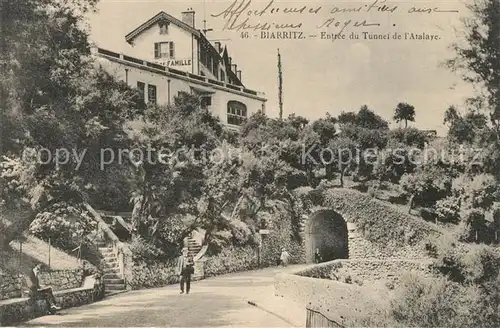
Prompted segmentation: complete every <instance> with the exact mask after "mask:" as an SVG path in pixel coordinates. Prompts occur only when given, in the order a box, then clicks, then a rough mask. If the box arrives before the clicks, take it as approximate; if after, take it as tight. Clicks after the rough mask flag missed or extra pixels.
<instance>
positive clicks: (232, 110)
mask: <svg viewBox="0 0 500 328" xmlns="http://www.w3.org/2000/svg"><path fill="white" fill-rule="evenodd" d="M246 119H247V106H246V105H245V104H243V103H241V102H239V101H234V100H231V101H230V102H228V103H227V123H228V124H231V125H242V124H243V123H244V122H245V121H246Z"/></svg>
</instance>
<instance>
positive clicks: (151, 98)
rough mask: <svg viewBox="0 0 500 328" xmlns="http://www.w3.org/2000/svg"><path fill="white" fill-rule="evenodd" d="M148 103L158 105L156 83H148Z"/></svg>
mask: <svg viewBox="0 0 500 328" xmlns="http://www.w3.org/2000/svg"><path fill="white" fill-rule="evenodd" d="M148 103H149V104H151V105H156V85H152V84H149V85H148Z"/></svg>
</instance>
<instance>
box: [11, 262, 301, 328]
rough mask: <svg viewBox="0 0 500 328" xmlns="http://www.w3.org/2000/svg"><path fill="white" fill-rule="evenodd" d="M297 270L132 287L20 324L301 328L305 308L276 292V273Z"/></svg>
mask: <svg viewBox="0 0 500 328" xmlns="http://www.w3.org/2000/svg"><path fill="white" fill-rule="evenodd" d="M296 268H297V266H292V267H288V268H285V269H278V268H268V269H263V270H257V271H247V272H241V273H235V274H229V275H225V276H220V277H214V278H209V279H206V280H201V281H197V282H192V284H191V293H190V294H189V295H180V294H179V286H178V285H172V286H167V287H164V288H156V289H148V290H140V291H131V292H128V293H124V294H120V295H116V296H113V297H110V298H107V299H105V300H103V301H100V302H97V303H93V304H90V305H86V306H82V307H78V308H71V309H67V310H63V311H61V312H60V313H59V314H58V315H52V316H45V317H40V318H37V319H34V320H31V321H28V322H24V323H22V324H21V325H19V326H22V327H35V326H44V327H47V326H64V327H96V326H99V327H292V326H297V325H299V326H302V327H304V323H305V309H302V308H301V307H300V306H298V305H297V304H295V303H292V302H287V301H285V300H283V299H281V298H277V297H275V296H274V275H275V274H276V273H278V272H283V271H291V270H292V269H296ZM249 302H250V303H251V304H256V305H257V306H252V305H251V304H249ZM263 308H264V309H263ZM271 313H275V314H278V315H274V314H271ZM301 318H302V319H301ZM285 320H286V321H285Z"/></svg>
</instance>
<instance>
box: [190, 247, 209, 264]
mask: <svg viewBox="0 0 500 328" xmlns="http://www.w3.org/2000/svg"><path fill="white" fill-rule="evenodd" d="M207 250H208V245H203V246H202V247H201V249H200V251H199V252H198V254H196V256H195V257H194V258H193V261H194V262H196V261H199V260H200V259H201V258H202V257H203V256H204V255H205V253H206V252H207Z"/></svg>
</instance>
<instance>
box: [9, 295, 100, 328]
mask: <svg viewBox="0 0 500 328" xmlns="http://www.w3.org/2000/svg"><path fill="white" fill-rule="evenodd" d="M92 293H93V288H87V289H83V288H77V289H73V290H66V291H59V292H54V296H55V298H56V301H57V302H58V304H59V305H60V306H61V307H62V308H63V309H66V308H70V307H74V306H80V305H84V304H89V303H91V302H92V301H93V300H92ZM48 310H49V305H48V303H47V302H46V301H45V300H40V299H39V300H36V301H34V300H30V299H29V298H17V299H10V300H4V301H0V326H9V325H13V324H16V323H18V322H22V321H26V320H30V319H33V318H37V317H39V316H43V315H46V314H48Z"/></svg>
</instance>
